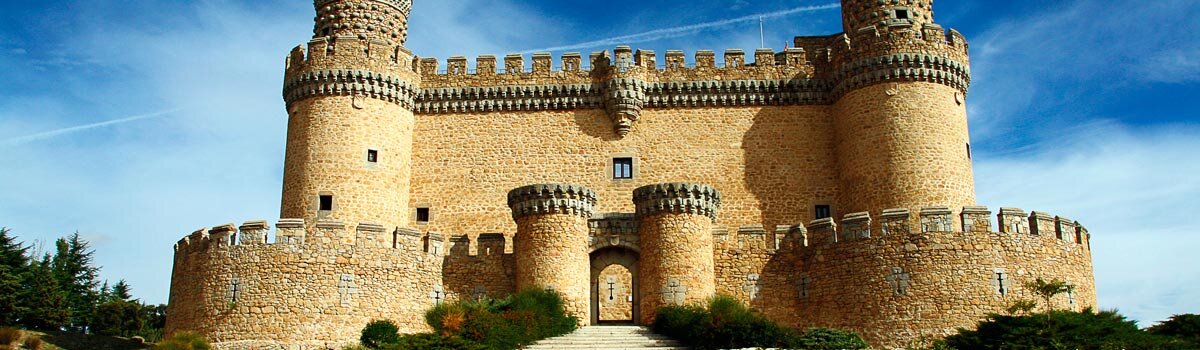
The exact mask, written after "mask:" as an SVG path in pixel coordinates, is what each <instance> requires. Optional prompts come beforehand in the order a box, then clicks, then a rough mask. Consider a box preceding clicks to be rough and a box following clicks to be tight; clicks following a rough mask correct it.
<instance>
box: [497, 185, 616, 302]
mask: <svg viewBox="0 0 1200 350" xmlns="http://www.w3.org/2000/svg"><path fill="white" fill-rule="evenodd" d="M508 206H509V208H511V209H512V216H513V220H514V221H516V223H517V235H516V236H515V237H513V252H514V253H515V254H516V256H517V257H516V262H517V266H516V275H517V276H516V277H517V278H516V280H517V283H516V284H517V289H518V290H524V289H551V290H554V291H557V292H558V293H560V294H561V295H562V297H563V308H565V309H566V312H567V313H568V314H570V315H572V316H575V317H577V318H578V319H579V322H581V324H582V323H585V322H588V321H589V320H591V319H592V318H591V314H590V312H591V307H589V306H588V305H589V304H588V302H589V298H590V297H591V288H590V287H589V284H588V283H589V282H588V280H587V279H584V278H582V276H588V275H589V273H590V271H591V270H590V269H591V262H590V260H589V258H588V232H589V230H588V219H590V218H591V217H592V214H593V213H595V208H596V192H594V191H592V190H590V189H587V188H584V187H581V186H576V185H564V184H541V185H529V186H524V187H520V188H517V189H514V190H512V191H510V192H508Z"/></svg>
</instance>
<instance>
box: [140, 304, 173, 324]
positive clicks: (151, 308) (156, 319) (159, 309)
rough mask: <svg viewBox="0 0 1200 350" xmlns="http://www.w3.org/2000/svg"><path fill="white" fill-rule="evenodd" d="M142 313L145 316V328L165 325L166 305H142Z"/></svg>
mask: <svg viewBox="0 0 1200 350" xmlns="http://www.w3.org/2000/svg"><path fill="white" fill-rule="evenodd" d="M142 313H143V314H144V315H145V317H146V328H147V329H163V328H166V327H167V305H166V304H158V305H143V306H142Z"/></svg>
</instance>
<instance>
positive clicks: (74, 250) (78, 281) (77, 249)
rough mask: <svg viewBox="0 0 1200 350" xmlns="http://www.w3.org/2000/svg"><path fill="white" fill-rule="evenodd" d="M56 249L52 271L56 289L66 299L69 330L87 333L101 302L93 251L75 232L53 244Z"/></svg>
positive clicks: (97, 269) (97, 270)
mask: <svg viewBox="0 0 1200 350" xmlns="http://www.w3.org/2000/svg"><path fill="white" fill-rule="evenodd" d="M54 246H55V249H56V252H55V255H54V260H53V264H52V267H53V270H54V276H55V277H56V279H57V280H58V284H59V286H60V287H61V288H62V291H63V293H64V295H65V296H66V299H67V305H69V307H70V310H71V321H70V323H69V324H68V326H69V328H70V329H71V330H74V331H76V332H84V331H86V330H87V327H88V325H89V323H90V322H91V319H92V317H93V316H94V315H95V307H96V305H97V304H98V302H99V300H100V294H99V292H98V290H97V287H98V286H99V285H100V283H99V281H97V278H96V274H97V273H98V272H99V270H100V269H99V268H97V267H95V266H92V258H93V256H94V255H95V253H96V252H95V251H93V250H91V248H90V245H89V244H88V242H87V241H85V240H83V238H80V237H79V233H78V232H76V233H74V234H72V235H71V236H69V237H67V238H60V239H59V240H58V241H56V242H54Z"/></svg>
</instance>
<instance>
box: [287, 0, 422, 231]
mask: <svg viewBox="0 0 1200 350" xmlns="http://www.w3.org/2000/svg"><path fill="white" fill-rule="evenodd" d="M314 4H315V6H316V12H317V17H316V21H315V22H316V23H315V26H314V29H313V31H314V33H315V35H314V37H313V39H312V41H310V42H309V43H308V47H307V53H306V52H305V49H304V48H302V47H297V48H296V49H294V50H293V51H292V54H291V55H290V56H289V58H288V64H287V70H286V74H285V82H284V100H285V102H286V103H287V110H288V138H287V156H286V159H285V164H284V179H283V183H284V187H283V200H282V205H281V210H280V211H281V215H282V217H285V218H303V219H305V221H307V222H309V223H310V224H311V223H314V222H315V221H317V220H319V219H332V220H339V221H343V222H355V223H357V222H369V223H378V224H381V225H383V226H384V227H385V228H389V229H390V228H392V227H396V226H408V225H409V217H410V215H409V207H408V206H409V203H408V202H409V192H410V191H409V186H410V179H411V172H412V170H411V164H412V137H413V123H414V120H413V112H412V109H413V99H414V91H416V90H418V87H419V86H420V78H419V75H418V74H417V73H416V72H415V71H414V70H413V65H412V54H411V53H409V52H408V51H407V50H406V49H404V47H403V44H404V41H405V39H406V35H407V30H408V29H407V27H408V24H407V19H408V14H409V11H410V9H411V8H412V1H411V0H316V1H315V3H314Z"/></svg>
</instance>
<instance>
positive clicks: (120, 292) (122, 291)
mask: <svg viewBox="0 0 1200 350" xmlns="http://www.w3.org/2000/svg"><path fill="white" fill-rule="evenodd" d="M109 293H111V294H112V298H113V299H114V300H122V301H133V293H131V292H130V290H129V284H128V283H125V280H124V279H122V280H120V281H117V284H114V285H113V286H112V289H111V290H110V291H109Z"/></svg>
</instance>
